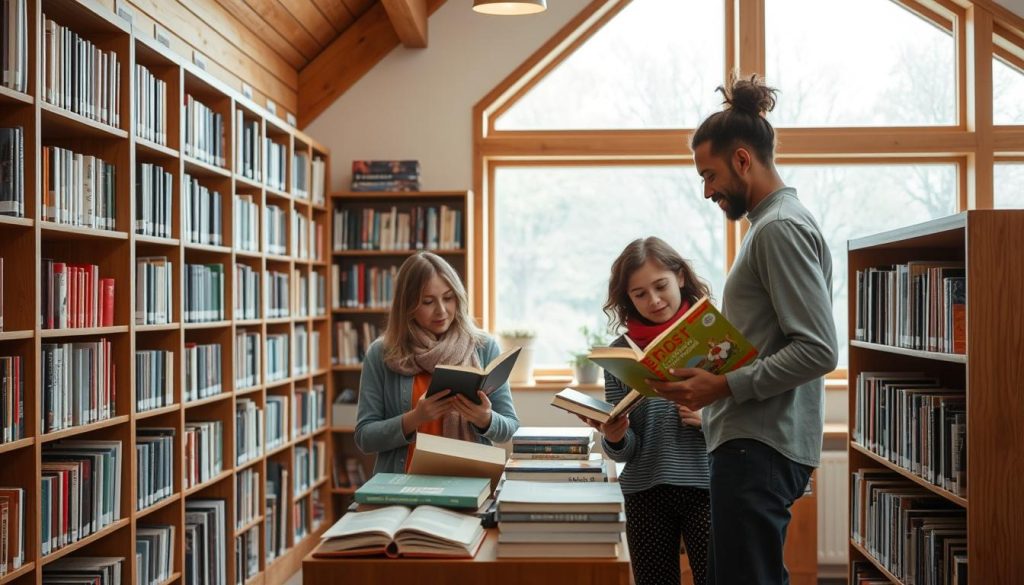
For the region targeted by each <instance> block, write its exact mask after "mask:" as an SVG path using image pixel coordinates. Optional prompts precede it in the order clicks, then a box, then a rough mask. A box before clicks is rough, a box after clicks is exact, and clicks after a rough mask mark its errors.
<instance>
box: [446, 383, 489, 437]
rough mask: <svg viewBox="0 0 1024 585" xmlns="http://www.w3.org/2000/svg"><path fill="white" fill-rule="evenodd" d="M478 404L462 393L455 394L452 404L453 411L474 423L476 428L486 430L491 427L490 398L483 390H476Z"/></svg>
mask: <svg viewBox="0 0 1024 585" xmlns="http://www.w3.org/2000/svg"><path fill="white" fill-rule="evenodd" d="M476 396H477V398H479V399H480V404H474V403H473V401H472V400H470V399H468V398H466V397H465V396H463V395H462V394H456V395H455V400H453V401H452V404H453V405H454V406H455V411H456V412H458V413H459V414H461V415H462V416H463V417H464V418H465V419H466V420H468V421H469V422H471V423H473V424H474V425H476V427H477V428H478V429H483V430H485V431H486V430H487V429H489V428H491V399H490V398H487V395H486V394H484V392H483V390H477V391H476Z"/></svg>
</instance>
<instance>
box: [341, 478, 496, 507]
mask: <svg viewBox="0 0 1024 585" xmlns="http://www.w3.org/2000/svg"><path fill="white" fill-rule="evenodd" d="M490 491H491V480H489V479H487V478H485V477H449V476H444V475H411V474H405V473H378V474H376V475H374V476H373V477H372V478H370V481H368V482H366V483H364V484H363V485H362V486H361V487H360V488H359V489H358V490H356V495H355V498H356V502H357V503H360V504H406V505H411V506H418V505H420V504H430V505H432V506H443V507H446V508H474V509H475V508H479V507H480V505H481V504H483V502H484V500H485V499H487V496H488V495H489V494H490Z"/></svg>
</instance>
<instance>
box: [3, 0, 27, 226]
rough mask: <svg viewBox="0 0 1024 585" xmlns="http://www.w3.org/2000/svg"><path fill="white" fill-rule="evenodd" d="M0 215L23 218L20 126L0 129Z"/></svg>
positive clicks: (8, 0) (22, 129)
mask: <svg viewBox="0 0 1024 585" xmlns="http://www.w3.org/2000/svg"><path fill="white" fill-rule="evenodd" d="M10 1H11V0H5V2H10ZM0 215H7V216H11V217H24V216H25V129H24V128H23V127H21V126H13V127H9V128H0Z"/></svg>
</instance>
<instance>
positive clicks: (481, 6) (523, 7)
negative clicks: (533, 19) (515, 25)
mask: <svg viewBox="0 0 1024 585" xmlns="http://www.w3.org/2000/svg"><path fill="white" fill-rule="evenodd" d="M547 7H548V3H547V0H473V10H475V11H477V12H481V13H483V14H501V15H515V14H536V13H538V12H544V11H545V10H547Z"/></svg>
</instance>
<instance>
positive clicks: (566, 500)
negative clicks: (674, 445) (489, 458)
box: [498, 480, 626, 558]
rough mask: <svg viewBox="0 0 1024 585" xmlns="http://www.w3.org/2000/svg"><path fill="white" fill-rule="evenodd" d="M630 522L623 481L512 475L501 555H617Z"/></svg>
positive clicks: (501, 512) (503, 500) (504, 492)
mask: <svg viewBox="0 0 1024 585" xmlns="http://www.w3.org/2000/svg"><path fill="white" fill-rule="evenodd" d="M625 526H626V515H625V514H624V500H623V497H622V491H621V489H620V488H619V484H618V483H614V482H593V483H568V482H536V481H516V480H506V481H505V482H504V483H503V484H502V487H501V492H500V493H499V494H498V557H499V558H502V557H595V558H604V557H617V556H618V554H619V543H620V542H621V541H622V531H623V529H624V528H625Z"/></svg>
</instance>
